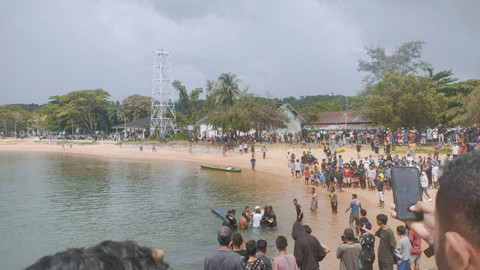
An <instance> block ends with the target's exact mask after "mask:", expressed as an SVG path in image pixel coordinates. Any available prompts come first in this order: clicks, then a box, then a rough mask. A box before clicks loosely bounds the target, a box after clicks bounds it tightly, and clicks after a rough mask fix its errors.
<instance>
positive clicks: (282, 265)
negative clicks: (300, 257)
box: [273, 235, 298, 270]
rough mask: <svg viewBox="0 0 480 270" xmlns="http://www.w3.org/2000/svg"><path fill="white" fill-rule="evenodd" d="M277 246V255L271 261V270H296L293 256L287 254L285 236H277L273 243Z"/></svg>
mask: <svg viewBox="0 0 480 270" xmlns="http://www.w3.org/2000/svg"><path fill="white" fill-rule="evenodd" d="M275 244H276V245H277V249H278V253H279V254H280V255H278V256H277V257H275V258H274V259H273V269H278V270H291V269H294V270H298V266H297V262H296V260H295V256H293V255H292V254H288V253H287V250H286V249H287V246H288V243H287V238H286V237H285V236H282V235H279V236H278V237H277V240H276V241H275Z"/></svg>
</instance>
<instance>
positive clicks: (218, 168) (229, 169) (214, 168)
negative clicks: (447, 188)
mask: <svg viewBox="0 0 480 270" xmlns="http://www.w3.org/2000/svg"><path fill="white" fill-rule="evenodd" d="M200 168H202V169H206V170H214V171H222V172H242V169H238V168H232V167H213V166H206V165H200Z"/></svg>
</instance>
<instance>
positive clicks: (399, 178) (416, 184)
mask: <svg viewBox="0 0 480 270" xmlns="http://www.w3.org/2000/svg"><path fill="white" fill-rule="evenodd" d="M419 175H420V172H419V170H418V169H417V168H414V167H395V168H392V178H393V199H394V201H395V206H396V207H395V211H396V212H397V218H398V219H401V220H422V219H423V213H415V212H411V211H409V210H408V208H410V206H412V205H414V204H416V203H417V202H418V201H421V200H422V186H421V185H420V176H419Z"/></svg>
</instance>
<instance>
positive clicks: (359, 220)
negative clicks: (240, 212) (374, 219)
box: [357, 217, 369, 229]
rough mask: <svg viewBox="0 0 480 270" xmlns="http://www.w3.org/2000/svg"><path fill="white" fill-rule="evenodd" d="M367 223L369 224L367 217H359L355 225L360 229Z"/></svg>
mask: <svg viewBox="0 0 480 270" xmlns="http://www.w3.org/2000/svg"><path fill="white" fill-rule="evenodd" d="M367 222H369V221H368V218H367V217H361V218H359V219H358V222H357V224H358V226H359V227H360V229H361V228H362V227H363V225H364V224H365V223H367Z"/></svg>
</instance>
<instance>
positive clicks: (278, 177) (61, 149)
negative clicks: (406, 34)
mask: <svg viewBox="0 0 480 270" xmlns="http://www.w3.org/2000/svg"><path fill="white" fill-rule="evenodd" d="M142 145H143V151H140V144H139V143H123V145H122V146H121V147H120V145H118V144H117V143H114V142H97V143H96V144H92V145H89V144H77V143H76V142H73V144H72V147H70V145H69V144H68V143H67V144H65V145H64V146H62V145H61V144H57V141H48V140H44V141H33V140H21V141H20V140H0V152H4V151H13V152H47V153H59V154H67V155H80V156H92V157H98V158H105V159H118V160H125V161H134V162H161V161H162V160H165V159H168V160H179V161H186V162H191V163H193V164H196V165H199V164H207V165H214V166H230V167H239V168H242V169H243V174H244V175H245V176H248V175H250V174H262V175H263V174H265V175H267V177H268V178H269V181H276V182H277V183H278V188H279V189H286V188H292V185H293V187H296V186H298V191H299V192H297V193H296V194H302V196H304V197H303V198H299V201H301V202H302V205H305V207H304V211H305V214H306V215H313V214H311V213H310V211H309V209H308V205H309V201H310V195H309V194H308V193H307V191H308V190H309V188H310V186H305V184H304V182H303V179H295V178H292V177H291V174H290V169H289V168H288V167H287V158H286V156H287V152H290V153H292V152H293V153H295V154H296V155H297V156H301V153H302V152H303V151H308V150H311V151H312V153H313V154H314V155H315V156H316V157H317V158H319V159H320V160H321V158H323V148H320V146H319V145H307V146H305V147H302V146H300V145H267V149H268V152H267V157H266V159H263V158H262V157H261V152H260V150H261V147H262V145H260V144H257V145H256V159H257V163H256V168H257V170H256V171H255V172H252V171H251V170H250V158H251V153H248V154H240V153H238V152H237V151H227V156H226V157H223V156H222V148H221V146H213V145H211V144H195V143H194V144H192V152H191V153H190V151H189V147H190V146H189V144H188V143H167V144H160V143H156V152H152V146H151V144H150V143H143V144H142ZM340 149H341V150H342V153H341V155H342V156H343V159H344V161H349V160H350V158H351V157H353V158H355V159H356V158H357V157H356V151H355V149H354V148H353V146H351V147H343V148H340ZM364 149H365V151H363V150H364ZM367 150H369V147H363V148H362V154H361V155H362V157H365V156H368V155H370V154H372V155H374V153H372V152H370V151H367ZM374 157H376V155H374ZM441 158H442V159H443V155H442V156H441ZM284 183H289V184H288V185H284ZM318 190H319V191H318V194H319V196H320V197H322V196H323V197H327V196H328V192H327V191H326V190H323V189H322V188H320V187H319V188H318ZM303 191H305V192H303ZM428 192H429V194H430V196H432V198H435V195H436V190H435V189H429V190H428ZM352 193H356V194H358V196H359V199H360V201H361V202H362V205H363V207H364V208H366V209H367V211H368V214H367V217H368V218H369V219H370V221H371V222H372V226H373V230H377V229H378V226H377V225H376V224H375V216H376V215H377V214H379V213H383V214H386V215H387V216H388V217H389V222H388V224H387V225H388V226H389V227H390V228H392V230H393V231H394V232H395V234H396V226H398V225H401V222H399V221H398V220H393V219H392V218H391V217H390V209H389V205H390V204H391V203H392V202H393V196H392V192H391V191H385V205H386V207H385V208H380V207H379V206H378V200H377V192H372V191H367V190H361V189H351V188H350V189H344V192H341V193H339V206H338V214H337V215H336V216H335V217H332V222H331V224H330V225H326V224H320V223H316V222H311V223H310V225H311V227H312V229H313V232H314V233H313V234H314V235H315V236H317V237H318V238H319V239H320V241H321V242H322V243H323V244H325V245H327V246H328V247H329V248H330V249H331V253H330V254H328V255H327V257H326V259H325V261H326V262H322V263H321V264H320V268H321V269H322V265H323V264H327V265H337V266H338V259H336V257H335V251H336V248H337V246H338V244H339V242H340V241H339V237H340V234H341V233H342V232H343V229H344V228H347V227H348V215H347V214H344V212H345V209H346V208H347V206H348V202H349V201H350V200H351V194H352ZM286 207H292V206H291V205H288V206H286ZM319 207H328V209H330V206H329V205H319ZM292 211H293V208H292ZM327 212H328V211H327ZM307 220H309V219H307ZM312 220H313V219H312ZM326 226H331V228H325V227H326ZM397 240H398V237H397ZM291 244H292V246H293V243H291ZM377 245H378V239H377V241H376V246H377ZM423 248H427V245H426V244H425V243H423ZM375 265H376V262H375ZM434 265H435V261H434V257H432V258H430V259H427V258H426V257H425V256H422V261H421V269H435V268H433V267H434ZM336 268H337V267H335V268H333V269H336ZM376 268H377V267H375V268H374V269H376ZM323 269H327V268H323Z"/></svg>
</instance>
